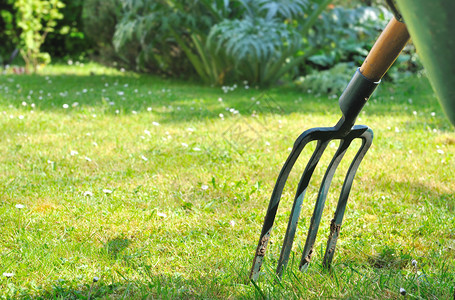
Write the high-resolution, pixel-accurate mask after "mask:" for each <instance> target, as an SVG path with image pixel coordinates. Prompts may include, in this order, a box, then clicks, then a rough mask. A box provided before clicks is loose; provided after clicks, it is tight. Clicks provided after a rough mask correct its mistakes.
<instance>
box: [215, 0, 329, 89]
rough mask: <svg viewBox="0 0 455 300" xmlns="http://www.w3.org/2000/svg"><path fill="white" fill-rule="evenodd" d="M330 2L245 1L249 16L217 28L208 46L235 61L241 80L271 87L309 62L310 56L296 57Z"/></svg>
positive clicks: (305, 54) (226, 22)
mask: <svg viewBox="0 0 455 300" xmlns="http://www.w3.org/2000/svg"><path fill="white" fill-rule="evenodd" d="M329 2H330V1H326V0H322V1H319V2H316V3H313V4H312V5H310V3H309V2H308V1H307V0H299V1H288V0H280V1H270V0H260V1H243V2H242V3H243V5H244V6H245V8H246V13H245V15H244V16H243V17H242V18H240V19H227V20H224V21H223V22H221V23H219V24H217V25H215V26H214V27H213V28H212V29H211V32H210V35H209V38H208V40H209V41H208V43H209V45H216V46H215V48H216V53H220V52H224V53H225V55H226V56H227V57H228V59H230V60H232V61H233V62H234V66H235V68H236V71H237V75H238V76H239V77H240V78H241V79H244V80H247V81H248V82H250V83H256V84H260V85H269V84H271V83H274V82H276V81H277V80H278V79H280V78H281V77H282V76H283V75H284V74H285V73H287V72H289V70H290V69H292V68H295V67H297V66H298V65H299V64H300V63H301V62H302V61H304V60H305V59H306V57H307V53H302V54H301V55H299V56H298V55H296V54H297V52H298V51H299V49H300V48H301V45H302V40H303V37H304V36H305V35H306V33H307V32H308V30H309V29H310V28H311V27H312V26H313V24H314V23H315V22H316V20H317V17H318V16H319V15H320V14H321V12H322V11H323V10H324V9H325V7H326V6H327V4H328V3H329Z"/></svg>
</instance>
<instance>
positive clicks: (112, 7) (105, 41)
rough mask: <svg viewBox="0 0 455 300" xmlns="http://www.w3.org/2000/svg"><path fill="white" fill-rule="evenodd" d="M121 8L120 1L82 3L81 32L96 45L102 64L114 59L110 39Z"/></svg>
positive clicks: (86, 1)
mask: <svg viewBox="0 0 455 300" xmlns="http://www.w3.org/2000/svg"><path fill="white" fill-rule="evenodd" d="M121 8H122V5H121V2H120V0H111V1H103V0H84V3H83V7H82V23H83V32H84V34H85V35H86V36H87V38H88V39H89V40H91V41H92V42H93V43H94V44H95V45H96V49H97V50H98V52H99V56H100V57H101V58H102V60H103V61H104V62H110V61H113V60H115V59H116V54H115V50H114V46H113V43H112V38H113V36H114V33H115V27H116V26H117V23H118V22H119V20H120V18H121ZM130 46H132V45H130ZM131 48H133V47H131Z"/></svg>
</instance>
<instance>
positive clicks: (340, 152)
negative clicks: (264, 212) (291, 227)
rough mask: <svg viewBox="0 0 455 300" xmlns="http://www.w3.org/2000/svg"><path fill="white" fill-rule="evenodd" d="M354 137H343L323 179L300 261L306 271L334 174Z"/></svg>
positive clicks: (301, 268) (301, 266) (301, 267)
mask: <svg viewBox="0 0 455 300" xmlns="http://www.w3.org/2000/svg"><path fill="white" fill-rule="evenodd" d="M351 141H352V139H350V138H348V137H346V139H342V140H341V142H340V145H339V147H338V149H337V151H336V153H335V155H334V156H333V158H332V160H331V162H330V164H329V166H328V168H327V171H326V173H325V175H324V179H323V180H322V184H321V187H320V189H319V193H318V198H317V200H316V204H315V206H314V212H313V215H312V216H311V221H310V228H309V229H308V235H307V239H306V242H305V247H304V248H303V253H302V259H301V261H300V266H299V269H300V270H301V271H304V270H305V269H306V268H307V267H308V264H309V262H310V260H311V254H312V253H313V246H314V243H315V241H316V236H317V234H318V229H319V224H320V222H321V217H322V212H323V210H324V204H325V200H326V198H327V193H328V191H329V188H330V184H331V182H332V179H333V175H334V174H335V171H336V169H337V167H338V165H339V164H340V162H341V160H342V159H343V156H344V154H345V153H346V150H347V149H348V147H349V145H350V144H351Z"/></svg>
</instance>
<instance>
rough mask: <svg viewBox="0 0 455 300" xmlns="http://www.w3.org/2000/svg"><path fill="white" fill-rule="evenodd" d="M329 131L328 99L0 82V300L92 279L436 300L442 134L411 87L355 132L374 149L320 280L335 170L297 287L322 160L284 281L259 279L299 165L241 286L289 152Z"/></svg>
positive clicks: (420, 89)
mask: <svg viewBox="0 0 455 300" xmlns="http://www.w3.org/2000/svg"><path fill="white" fill-rule="evenodd" d="M228 90H229V91H228ZM224 91H227V92H224ZM339 117H340V112H339V109H338V104H337V99H336V98H334V97H331V96H329V97H327V96H315V95H311V94H306V93H303V92H301V91H298V90H296V89H294V88H292V87H280V88H274V89H271V90H267V91H262V90H257V89H255V88H254V87H248V89H246V88H245V85H244V84H243V83H239V84H238V86H237V88H233V87H231V89H227V88H225V89H224V90H223V89H222V88H220V87H206V86H200V85H197V84H195V83H188V82H183V81H170V80H165V79H162V78H159V77H151V76H144V75H142V76H140V75H137V74H133V73H128V72H121V71H116V70H113V69H108V68H104V67H100V66H97V65H95V64H88V65H85V66H80V64H79V65H72V66H54V67H52V68H51V69H48V70H47V71H45V73H44V74H42V75H33V76H25V75H7V76H1V77H0V138H1V143H0V153H1V154H2V155H1V156H0V166H1V167H0V170H2V172H0V199H1V202H0V212H1V216H2V218H1V219H0V223H1V225H2V226H1V227H2V231H1V232H0V241H1V242H0V252H1V255H2V259H1V262H0V273H2V274H4V276H2V278H1V281H0V291H1V294H2V296H3V297H19V296H24V297H44V298H48V297H52V296H55V297H62V298H71V297H73V298H77V297H87V295H88V293H89V289H90V286H91V285H92V279H93V277H95V276H97V277H99V278H100V280H99V281H98V282H96V283H93V288H92V294H91V297H109V298H110V297H119V298H131V297H133V298H141V297H147V296H148V297H152V298H153V297H158V298H181V297H183V298H222V299H225V298H228V297H234V298H252V297H261V296H262V295H265V296H267V297H271V298H280V297H286V298H291V297H296V298H298V297H302V298H308V297H323V298H325V297H328V298H330V297H335V298H339V297H349V296H351V297H362V298H363V297H370V298H395V297H398V296H399V291H400V287H402V288H405V289H406V290H407V291H408V293H409V294H410V295H411V296H413V297H419V296H420V297H423V298H441V299H444V298H450V297H452V294H453V292H454V280H455V278H454V272H455V260H454V259H455V250H454V249H455V217H454V206H455V196H454V193H455V159H454V155H455V142H454V141H455V133H454V131H453V127H452V126H451V125H450V124H449V123H448V121H447V120H446V119H445V118H444V116H443V113H442V111H441V109H440V107H439V105H438V103H437V100H436V99H435V97H434V96H433V93H432V91H431V88H430V86H429V84H428V82H427V80H426V79H425V78H417V77H412V78H408V79H406V80H404V81H403V82H400V83H396V84H390V83H387V82H384V83H383V84H382V86H381V87H380V89H379V90H378V91H377V93H376V95H375V96H374V97H373V99H371V100H370V102H369V103H368V105H367V106H366V107H365V109H364V113H362V115H361V116H360V118H359V120H358V123H359V124H360V123H361V124H366V125H369V126H370V127H371V128H373V130H374V131H375V140H374V144H373V146H372V148H371V149H370V151H369V152H368V154H367V156H366V158H365V160H364V161H363V163H362V165H361V166H360V169H359V171H358V174H357V177H356V180H355V183H354V186H353V189H352V192H351V196H350V200H349V202H348V208H347V212H346V216H345V220H344V223H343V228H342V231H341V236H340V239H339V242H338V245H337V253H336V255H335V260H334V265H333V272H332V273H328V272H326V271H324V270H323V269H322V267H321V259H322V257H321V254H320V252H321V251H322V250H321V249H322V248H321V247H322V246H324V245H325V242H326V241H325V240H326V238H327V236H328V228H329V222H330V219H331V216H332V213H333V210H334V205H335V204H336V197H337V195H338V193H339V190H340V187H341V183H342V180H343V176H342V175H343V173H342V172H345V170H346V169H347V167H348V163H349V161H348V160H346V161H343V162H342V165H341V166H340V170H339V171H340V172H338V173H337V174H339V176H338V177H336V178H335V179H334V182H333V188H332V190H331V191H330V194H329V199H328V200H327V205H326V206H327V207H326V212H325V214H324V219H323V221H322V224H321V228H320V233H319V238H318V240H317V244H316V249H317V251H316V252H317V253H316V254H315V255H314V258H313V263H312V265H311V266H310V268H309V270H308V272H307V273H305V274H302V273H300V272H298V271H297V265H298V262H299V259H300V254H301V251H302V248H303V245H304V242H305V241H304V239H305V236H306V229H307V227H308V222H309V219H310V217H311V213H312V207H313V204H314V199H315V197H316V194H317V190H318V186H319V183H320V181H321V178H322V176H323V173H324V170H325V166H326V165H327V163H328V160H329V159H330V155H325V156H324V157H323V159H322V161H321V163H320V168H319V169H317V170H316V172H315V177H314V179H313V181H312V184H313V186H312V187H311V189H310V190H309V191H308V192H307V200H306V201H305V202H304V205H303V209H302V216H301V220H302V222H301V223H300V225H299V226H300V227H299V231H298V236H297V238H296V241H295V247H294V248H295V249H294V250H295V251H294V254H293V263H291V265H290V266H289V267H288V269H287V272H286V273H285V275H284V279H283V281H282V282H281V283H277V282H276V281H275V279H274V275H273V273H274V271H273V270H274V268H275V263H276V260H277V256H278V255H279V249H280V247H281V245H280V243H281V241H282V237H283V235H284V230H285V226H286V224H287V217H288V215H289V209H290V202H291V199H292V198H293V195H294V191H295V189H296V186H297V182H298V179H299V175H300V172H301V171H302V170H303V167H304V165H305V161H302V162H299V163H298V164H297V169H296V170H295V172H293V173H292V174H291V176H290V182H289V184H288V186H287V187H286V189H285V191H284V194H283V203H282V205H281V207H280V210H279V213H278V216H277V224H276V228H275V229H276V230H275V231H274V233H273V235H272V240H273V241H274V243H273V244H272V245H271V246H270V247H269V249H268V256H267V259H266V262H265V266H264V274H263V275H262V276H261V279H260V281H259V283H258V286H257V288H256V287H255V286H253V285H252V284H251V283H249V282H248V275H249V268H250V264H251V261H252V258H253V254H254V250H255V247H256V243H257V241H258V238H259V234H260V228H261V225H262V221H263V218H264V214H265V210H266V207H267V204H268V200H269V197H270V194H271V191H272V189H273V186H274V184H275V180H276V177H277V176H278V173H279V170H280V168H281V166H282V164H283V163H284V161H285V159H286V156H287V155H288V153H289V148H290V147H292V144H293V142H294V140H295V138H297V136H298V135H299V134H300V133H301V132H303V131H304V130H306V129H308V128H311V127H317V126H332V125H334V124H335V123H336V122H337V120H338V119H339ZM312 147H313V148H314V145H310V146H309V149H308V150H306V151H305V153H304V156H306V158H308V156H309V155H310V154H311V150H312V149H313V148H312ZM334 147H335V145H333V146H331V147H329V149H328V154H330V153H332V154H333V152H334ZM347 155H348V157H349V155H351V157H352V155H353V153H348V154H347ZM348 157H347V158H348ZM304 158H305V157H303V158H302V159H303V160H304ZM299 168H300V169H299ZM106 190H109V191H111V193H109V192H108V191H106ZM18 204H20V205H23V206H24V207H23V208H17V207H16V205H18ZM18 207H21V206H18ZM413 259H415V260H416V261H417V263H418V264H417V269H416V268H415V267H413V266H412V265H411V261H412V260H413ZM10 274H12V277H10V276H9V275H10ZM6 275H7V276H6Z"/></svg>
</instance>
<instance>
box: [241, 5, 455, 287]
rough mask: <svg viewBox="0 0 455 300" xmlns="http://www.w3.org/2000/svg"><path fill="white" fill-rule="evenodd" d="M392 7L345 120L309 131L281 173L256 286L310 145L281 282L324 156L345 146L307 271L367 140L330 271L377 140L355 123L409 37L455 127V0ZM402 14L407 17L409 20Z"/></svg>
mask: <svg viewBox="0 0 455 300" xmlns="http://www.w3.org/2000/svg"><path fill="white" fill-rule="evenodd" d="M388 3H389V4H390V5H391V7H392V9H393V11H394V13H395V17H394V18H393V19H392V20H391V21H390V22H389V24H388V25H387V27H386V28H385V29H384V31H383V32H382V34H381V35H380V37H379V38H378V39H377V41H376V43H375V45H374V46H373V48H372V49H371V51H370V53H369V54H368V56H367V58H366V59H365V61H364V63H363V64H362V66H361V67H360V68H359V69H358V70H357V71H356V72H355V74H354V76H353V77H352V79H351V81H350V82H349V84H348V86H347V87H346V89H345V91H344V92H343V94H342V95H341V97H340V99H339V105H340V109H341V112H342V117H341V119H340V120H339V121H338V123H337V124H336V125H335V126H333V127H318V128H312V129H309V130H306V131H305V132H303V133H302V134H301V135H300V136H299V137H298V138H297V140H296V141H295V143H294V147H293V149H292V151H291V153H290V154H289V157H288V159H287V160H286V162H285V164H284V166H283V168H282V169H281V172H280V174H279V176H278V179H277V181H276V184H275V187H274V189H273V192H272V196H271V199H270V202H269V206H268V208H267V213H266V216H265V219H264V224H263V226H262V231H261V235H260V237H259V242H258V245H257V248H256V253H255V256H254V260H253V265H252V268H251V273H250V279H251V280H253V281H255V280H257V279H258V277H259V273H260V269H261V266H262V263H263V260H264V256H265V252H266V249H267V245H268V242H269V240H270V236H271V231H272V227H273V225H274V221H275V217H276V213H277V210H278V206H279V204H280V201H281V195H282V192H283V189H284V186H285V184H286V181H287V178H288V176H289V173H290V172H291V170H292V168H293V166H294V164H295V162H296V161H297V159H298V158H299V156H300V154H301V152H302V150H303V149H304V148H305V146H306V145H307V144H308V143H310V142H313V141H316V142H317V145H316V149H315V151H314V153H313V155H312V157H311V158H310V160H309V161H308V163H307V165H306V167H305V170H304V172H303V174H302V176H301V179H300V182H299V185H298V187H297V191H296V194H295V198H294V202H293V206H292V210H291V215H290V217H289V221H288V226H287V229H286V234H285V238H284V241H283V246H282V248H281V254H280V258H279V260H278V266H277V269H276V273H277V275H278V276H279V277H281V275H282V273H283V270H284V268H285V267H286V265H287V263H288V260H289V255H290V252H291V248H292V244H293V240H294V237H295V234H296V229H297V223H298V219H299V216H300V211H301V206H302V202H303V200H304V197H305V192H306V190H307V187H308V184H309V182H310V178H311V176H312V174H313V171H314V170H315V168H316V166H317V164H318V162H319V160H320V158H321V156H322V154H323V152H324V151H325V149H326V148H327V146H328V145H329V143H330V142H331V141H332V140H339V141H340V144H339V147H338V149H337V151H336V153H335V155H334V157H333V158H332V161H331V162H330V164H329V166H328V169H327V171H326V173H325V175H324V179H323V181H322V183H321V186H320V189H319V193H318V196H317V200H316V203H315V208H314V212H313V215H312V217H311V220H310V227H309V230H308V235H307V239H306V242H305V247H304V249H303V253H302V257H301V261H300V267H299V268H300V270H302V271H304V270H305V269H306V268H307V267H308V264H309V263H310V260H311V256H312V253H313V246H314V243H315V240H316V235H317V233H318V228H319V223H320V221H321V216H322V211H323V209H324V204H325V200H326V198H327V193H328V190H329V187H330V184H331V181H332V178H333V175H334V173H335V171H336V169H337V167H338V165H339V163H340V161H341V160H342V159H343V156H344V154H345V153H346V150H347V149H348V148H349V146H350V145H351V143H352V141H353V140H355V139H360V140H361V141H362V143H361V146H360V148H359V149H358V151H357V154H356V155H355V157H354V159H353V161H352V163H351V166H350V167H349V170H348V172H347V174H346V177H345V181H344V184H343V187H342V190H341V194H340V197H339V200H338V204H337V207H336V210H335V215H334V218H333V219H332V221H331V225H330V235H329V238H328V241H327V248H326V251H325V255H324V262H323V265H324V266H325V267H330V264H331V261H332V259H333V256H334V252H335V246H336V242H337V239H338V236H339V233H340V230H341V224H342V220H343V215H344V212H345V209H346V204H347V200H348V197H349V193H350V190H351V186H352V184H353V180H354V176H355V173H356V171H357V168H358V167H359V165H360V163H361V161H362V159H363V157H364V156H365V154H366V152H367V151H368V149H369V147H370V145H371V143H372V140H373V131H372V130H371V129H370V128H369V127H367V126H364V125H355V120H356V118H357V116H358V114H359V113H360V111H361V110H362V108H363V106H364V105H365V104H366V102H367V101H368V99H369V97H370V95H371V94H372V93H373V91H374V90H375V88H376V86H377V85H378V84H379V82H380V80H381V78H382V76H383V75H384V74H385V73H386V72H387V70H388V69H389V67H390V66H391V65H392V64H393V62H394V61H395V59H396V58H397V57H398V55H399V54H400V52H401V50H402V49H403V47H404V46H405V45H406V43H407V42H408V40H409V35H411V37H412V39H413V41H414V43H415V44H416V48H417V51H418V52H419V54H420V57H421V58H422V62H423V65H424V67H425V68H426V70H427V73H428V76H429V78H430V82H431V84H432V86H433V89H434V90H435V92H436V94H437V96H438V98H439V101H440V103H441V105H442V106H443V108H444V111H445V113H446V115H447V116H448V118H449V119H450V121H451V122H452V123H453V124H454V125H455V55H454V54H455V53H454V52H455V39H454V38H453V37H455V34H453V32H455V26H454V25H453V24H454V23H451V22H450V16H451V14H453V12H455V0H439V1H438V0H435V1H431V2H430V1H428V0H398V8H397V7H396V6H395V4H394V1H388ZM399 11H401V12H402V13H403V17H402V15H401V14H400V13H399ZM403 19H404V22H405V23H404V22H403Z"/></svg>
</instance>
